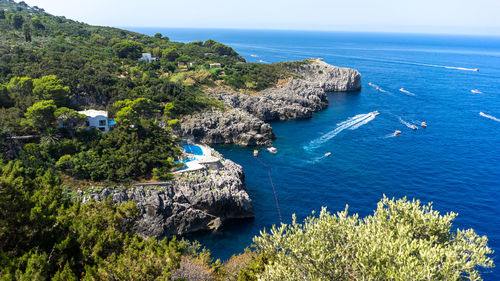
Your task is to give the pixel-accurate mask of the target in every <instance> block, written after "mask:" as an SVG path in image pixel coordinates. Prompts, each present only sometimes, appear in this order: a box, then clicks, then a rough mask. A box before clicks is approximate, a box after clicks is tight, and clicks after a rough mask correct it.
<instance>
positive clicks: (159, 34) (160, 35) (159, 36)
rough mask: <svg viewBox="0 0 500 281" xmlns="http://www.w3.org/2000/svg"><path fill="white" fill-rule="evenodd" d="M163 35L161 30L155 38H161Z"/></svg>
mask: <svg viewBox="0 0 500 281" xmlns="http://www.w3.org/2000/svg"><path fill="white" fill-rule="evenodd" d="M162 37H163V35H162V34H161V33H159V32H158V33H156V34H155V38H158V39H161V38H162Z"/></svg>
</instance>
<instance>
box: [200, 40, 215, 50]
mask: <svg viewBox="0 0 500 281" xmlns="http://www.w3.org/2000/svg"><path fill="white" fill-rule="evenodd" d="M215 44H217V42H216V41H214V40H212V39H208V40H207V41H205V43H204V44H203V47H205V48H212V46H214V45H215Z"/></svg>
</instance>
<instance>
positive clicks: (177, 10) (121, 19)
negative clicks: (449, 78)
mask: <svg viewBox="0 0 500 281" xmlns="http://www.w3.org/2000/svg"><path fill="white" fill-rule="evenodd" d="M24 1H25V2H26V3H28V4H29V5H31V6H38V7H40V8H43V9H45V11H47V12H48V13H51V14H54V15H58V16H65V17H67V18H70V19H73V20H78V21H82V22H86V23H89V24H94V25H105V26H115V27H184V28H243V29H289V30H335V31H367V32H411V33H445V34H475V35H495V36H500V0H342V1H341V0H251V1H248V0H247V1H241V0H176V1H173V0H24Z"/></svg>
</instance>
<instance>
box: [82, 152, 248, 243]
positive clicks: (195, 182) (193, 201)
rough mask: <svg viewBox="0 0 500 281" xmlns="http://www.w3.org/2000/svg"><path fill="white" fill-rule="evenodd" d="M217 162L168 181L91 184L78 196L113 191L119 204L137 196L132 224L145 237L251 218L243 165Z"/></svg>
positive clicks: (107, 194) (100, 195) (108, 194)
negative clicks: (136, 213)
mask: <svg viewBox="0 0 500 281" xmlns="http://www.w3.org/2000/svg"><path fill="white" fill-rule="evenodd" d="M219 166H220V168H219V169H215V170H210V169H205V170H200V171H195V172H187V173H183V174H181V175H179V176H178V177H176V178H175V180H173V181H172V182H168V183H160V184H154V185H146V184H144V185H136V186H134V187H131V188H124V187H122V188H104V189H99V190H98V189H92V190H90V191H88V192H85V193H84V192H81V193H80V199H81V200H82V201H83V202H87V201H89V200H92V199H94V200H97V201H102V200H104V199H105V198H108V197H110V198H111V200H112V201H113V202H114V203H116V204H119V203H121V202H125V201H130V200H132V201H134V202H136V203H137V206H138V207H139V212H140V215H139V217H138V218H137V219H136V221H135V224H134V229H135V231H136V233H138V234H140V235H143V236H146V237H152V236H155V237H163V236H171V235H181V234H186V233H192V232H196V231H201V230H216V229H218V228H219V227H221V226H222V224H223V223H224V221H226V220H227V219H234V218H252V217H253V216H254V211H253V207H252V202H251V199H250V197H249V196H248V194H247V192H246V187H245V183H244V177H245V176H244V173H243V169H242V167H241V166H240V165H238V164H236V163H234V162H232V161H230V160H227V159H223V160H221V165H219Z"/></svg>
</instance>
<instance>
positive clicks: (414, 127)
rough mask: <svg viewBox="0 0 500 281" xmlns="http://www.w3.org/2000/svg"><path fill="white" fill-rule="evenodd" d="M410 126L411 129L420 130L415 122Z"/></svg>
mask: <svg viewBox="0 0 500 281" xmlns="http://www.w3.org/2000/svg"><path fill="white" fill-rule="evenodd" d="M410 128H411V129H413V130H418V127H417V126H415V125H413V124H412V125H410Z"/></svg>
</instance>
